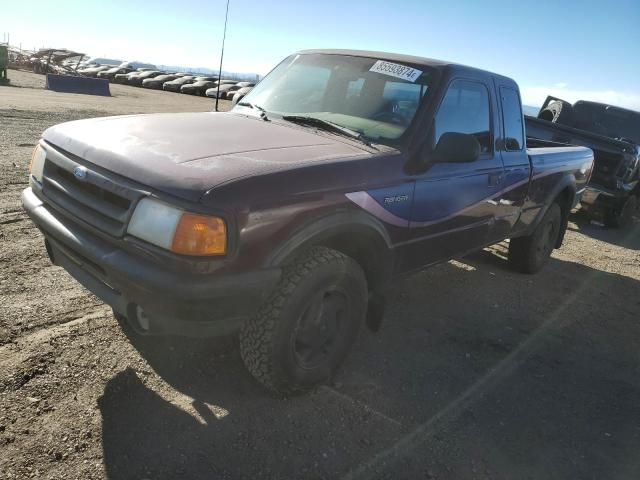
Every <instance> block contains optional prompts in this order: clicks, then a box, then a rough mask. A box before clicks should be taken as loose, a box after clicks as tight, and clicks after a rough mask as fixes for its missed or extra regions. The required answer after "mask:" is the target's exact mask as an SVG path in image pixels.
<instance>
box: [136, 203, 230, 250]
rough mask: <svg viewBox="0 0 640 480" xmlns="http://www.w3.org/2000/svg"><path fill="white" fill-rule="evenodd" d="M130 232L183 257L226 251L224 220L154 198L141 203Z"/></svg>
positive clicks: (137, 208) (137, 207)
mask: <svg viewBox="0 0 640 480" xmlns="http://www.w3.org/2000/svg"><path fill="white" fill-rule="evenodd" d="M127 233H129V234H130V235H133V236H134V237H137V238H139V239H141V240H145V241H147V242H149V243H152V244H154V245H157V246H158V247H162V248H165V249H167V250H170V251H172V252H174V253H178V254H180V255H198V256H205V255H206V256H208V255H224V254H225V253H226V252H227V229H226V225H225V223H224V220H222V219H221V218H218V217H209V216H206V215H197V214H195V213H189V212H185V211H184V210H180V209H179V208H175V207H172V206H171V205H168V204H166V203H164V202H160V201H158V200H154V199H152V198H143V199H142V200H140V202H138V205H137V206H136V209H135V211H134V212H133V216H132V217H131V220H130V221H129V226H128V227H127Z"/></svg>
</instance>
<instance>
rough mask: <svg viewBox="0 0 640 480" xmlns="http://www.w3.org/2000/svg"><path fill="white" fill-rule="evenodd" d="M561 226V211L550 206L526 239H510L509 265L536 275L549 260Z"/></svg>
mask: <svg viewBox="0 0 640 480" xmlns="http://www.w3.org/2000/svg"><path fill="white" fill-rule="evenodd" d="M561 225H562V211H561V210H560V206H559V205H558V204H557V203H554V204H552V205H551V206H550V207H549V210H547V212H546V213H545V214H544V217H542V220H541V221H540V223H539V224H538V226H537V227H536V229H535V230H534V231H533V233H531V235H528V236H526V237H518V238H512V239H511V241H510V242H509V263H510V264H511V265H513V267H514V268H515V269H516V270H518V271H520V272H523V273H536V272H538V271H539V270H540V269H541V268H542V267H543V266H544V264H545V263H547V261H548V260H549V257H550V256H551V252H552V251H553V249H554V248H555V247H556V244H557V242H558V237H559V235H560V227H561Z"/></svg>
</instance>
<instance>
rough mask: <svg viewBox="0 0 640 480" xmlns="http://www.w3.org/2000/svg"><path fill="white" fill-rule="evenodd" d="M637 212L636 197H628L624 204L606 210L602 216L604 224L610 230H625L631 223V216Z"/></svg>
mask: <svg viewBox="0 0 640 480" xmlns="http://www.w3.org/2000/svg"><path fill="white" fill-rule="evenodd" d="M637 210H638V197H637V196H635V195H629V197H627V199H626V200H625V202H624V203H623V204H622V205H620V206H618V207H614V208H610V209H608V210H607V211H606V212H605V214H604V224H605V225H606V226H607V227H611V228H627V227H628V226H630V225H631V223H633V215H634V214H635V213H636V211H637Z"/></svg>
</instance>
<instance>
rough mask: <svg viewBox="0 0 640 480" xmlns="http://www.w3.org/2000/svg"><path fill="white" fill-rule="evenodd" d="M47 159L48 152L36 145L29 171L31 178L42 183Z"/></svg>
mask: <svg viewBox="0 0 640 480" xmlns="http://www.w3.org/2000/svg"><path fill="white" fill-rule="evenodd" d="M46 157H47V152H46V150H45V149H44V148H42V147H41V146H40V145H36V148H34V149H33V153H32V154H31V164H30V165H29V171H30V172H31V177H33V178H34V179H35V180H37V181H38V183H42V172H43V171H44V159H45V158H46Z"/></svg>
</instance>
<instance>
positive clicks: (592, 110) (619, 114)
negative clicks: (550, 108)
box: [574, 102, 640, 144]
mask: <svg viewBox="0 0 640 480" xmlns="http://www.w3.org/2000/svg"><path fill="white" fill-rule="evenodd" d="M574 115H575V118H574V125H575V127H576V128H580V129H582V130H586V131H588V132H592V133H598V134H600V135H605V136H607V137H611V138H616V139H621V140H623V139H626V140H631V141H633V142H634V143H638V144H640V112H634V111H631V110H625V109H623V108H617V107H614V106H611V105H603V104H600V103H591V102H576V104H575V106H574Z"/></svg>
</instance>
